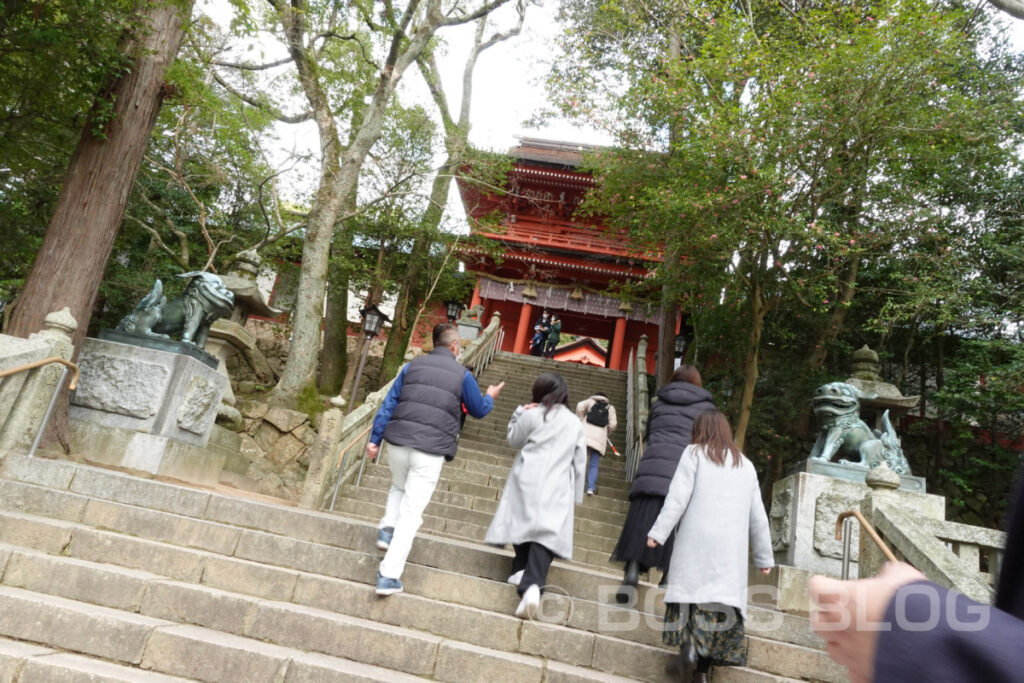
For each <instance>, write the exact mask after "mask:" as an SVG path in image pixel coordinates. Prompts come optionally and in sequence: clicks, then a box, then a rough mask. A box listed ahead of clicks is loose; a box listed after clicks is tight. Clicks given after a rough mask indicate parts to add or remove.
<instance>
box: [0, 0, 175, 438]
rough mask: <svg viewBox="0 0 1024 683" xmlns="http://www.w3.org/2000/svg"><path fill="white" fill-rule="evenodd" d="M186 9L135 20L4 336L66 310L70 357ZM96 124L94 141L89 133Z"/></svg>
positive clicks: (61, 426) (163, 8)
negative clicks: (117, 74) (124, 57)
mask: <svg viewBox="0 0 1024 683" xmlns="http://www.w3.org/2000/svg"><path fill="white" fill-rule="evenodd" d="M191 7H192V3H191V1H188V2H184V3H182V2H172V1H171V0H164V1H163V2H158V3H155V4H153V5H151V6H148V9H147V10H146V11H145V12H144V13H143V14H142V16H141V17H140V24H141V26H142V28H141V29H140V31H139V34H138V35H137V36H136V37H135V38H134V39H133V40H132V42H131V44H130V45H129V51H130V52H131V53H132V54H134V63H133V65H132V67H131V68H130V69H129V70H128V71H127V72H126V73H125V75H124V76H123V77H122V78H120V79H118V80H117V82H116V83H115V84H114V87H113V89H112V90H111V91H110V94H109V95H107V96H105V97H104V99H106V98H109V99H110V100H112V101H113V102H114V110H113V117H112V118H111V119H110V120H109V121H107V122H106V123H105V124H101V122H97V121H95V120H94V119H93V118H92V117H93V116H95V115H96V114H97V113H98V112H97V111H96V110H94V112H93V114H91V115H90V118H89V119H88V120H87V121H86V123H85V126H84V129H83V132H82V137H81V139H80V140H79V142H78V146H77V147H76V148H75V152H74V154H73V155H72V157H71V162H70V164H69V166H68V172H67V175H66V176H65V179H64V186H63V188H62V189H61V192H60V196H59V197H58V199H57V206H56V208H55V209H54V212H53V217H52V218H51V219H50V224H49V226H48V227H47V229H46V235H45V237H44V238H43V244H42V246H41V247H40V249H39V253H38V254H37V255H36V259H35V262H34V263H33V264H32V270H31V271H30V272H29V275H28V278H27V279H26V280H25V287H24V289H23V290H22V292H21V295H20V296H19V298H18V302H17V306H16V307H15V309H14V311H13V313H12V315H11V318H10V327H9V329H8V331H7V333H8V334H12V335H16V336H28V334H30V333H32V332H36V331H38V330H40V329H42V326H43V319H44V318H45V317H46V315H47V314H48V313H50V312H51V311H56V310H59V309H61V308H63V307H65V306H67V307H69V308H70V309H71V315H73V316H74V317H75V320H77V321H78V330H77V331H76V332H75V334H74V336H73V339H72V341H73V342H74V344H75V349H76V355H77V350H78V349H79V348H80V345H81V342H82V340H83V339H84V338H85V334H86V330H87V328H88V326H89V320H90V319H91V318H92V311H93V306H94V303H95V301H96V295H97V293H98V292H99V287H100V282H101V281H102V279H103V273H104V271H105V270H106V266H107V261H108V260H109V258H110V251H111V249H112V248H113V245H114V239H115V237H116V236H117V231H118V228H119V227H120V225H121V221H122V219H123V217H124V212H125V207H126V205H127V203H128V196H129V194H130V192H131V188H132V184H133V183H134V182H135V176H136V174H137V172H138V170H139V164H140V163H141V161H142V155H143V153H144V152H145V150H146V144H147V143H148V141H149V135H150V131H151V130H152V128H153V124H154V123H155V122H156V117H157V114H158V113H159V111H160V105H161V103H162V102H163V98H164V94H165V92H164V87H163V86H164V74H165V73H166V71H167V68H168V67H169V66H170V64H171V62H173V61H174V57H175V55H176V54H177V53H178V48H179V46H180V45H181V41H182V38H183V37H184V35H185V29H184V26H185V20H186V18H187V17H188V16H189V13H190V11H191ZM101 126H102V137H99V136H97V135H96V133H95V132H94V128H97V129H98V128H100V127H101ZM58 406H59V407H58V412H57V413H55V414H54V416H53V419H52V421H51V423H50V425H51V427H50V429H49V430H48V435H49V436H56V437H57V438H58V439H59V440H60V441H61V442H62V443H63V444H65V448H67V446H66V443H67V441H66V436H67V405H66V404H65V403H63V402H62V403H60V404H58Z"/></svg>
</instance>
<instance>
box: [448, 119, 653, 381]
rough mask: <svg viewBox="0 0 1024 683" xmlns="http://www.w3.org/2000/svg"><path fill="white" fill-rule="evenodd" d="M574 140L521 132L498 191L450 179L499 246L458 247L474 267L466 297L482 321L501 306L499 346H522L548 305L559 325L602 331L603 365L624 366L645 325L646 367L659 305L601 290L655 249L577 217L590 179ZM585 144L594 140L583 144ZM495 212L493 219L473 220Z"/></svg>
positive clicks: (479, 229) (635, 273)
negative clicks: (491, 251) (639, 248)
mask: <svg viewBox="0 0 1024 683" xmlns="http://www.w3.org/2000/svg"><path fill="white" fill-rule="evenodd" d="M583 149H584V148H583V147H581V146H579V145H569V144H566V143H561V142H553V141H549V140H538V139H534V138H522V139H521V140H520V145H519V146H518V147H514V148H512V150H510V152H509V154H510V156H512V157H513V158H514V159H515V161H514V163H513V170H512V171H511V172H510V173H509V176H508V183H509V186H508V192H507V193H506V194H504V195H500V196H499V195H497V194H493V193H485V192H480V191H479V190H478V188H476V187H474V186H469V185H467V184H465V183H463V182H460V183H459V191H460V193H461V195H462V201H463V204H464V206H465V207H466V214H467V215H468V216H469V218H470V230H471V232H472V233H473V234H475V235H482V236H484V237H486V238H488V239H491V240H494V241H496V242H498V243H499V245H500V246H501V251H502V255H501V258H500V260H497V261H496V260H495V259H493V258H491V257H490V256H489V255H487V254H484V253H482V252H473V251H469V252H466V253H464V254H463V258H464V260H465V263H466V270H467V272H470V273H472V274H474V275H476V276H477V284H476V288H475V289H474V291H473V301H472V303H471V305H473V306H475V305H477V304H482V305H483V307H484V314H483V315H482V316H481V322H483V323H486V322H489V321H490V317H491V315H492V314H493V313H495V312H499V313H500V314H501V320H502V326H503V327H504V328H505V331H506V334H505V341H504V343H503V344H502V350H503V351H513V352H515V353H529V343H530V338H531V336H532V334H533V326H534V324H535V323H536V321H537V320H539V319H540V317H541V314H542V312H543V311H544V310H547V311H551V312H553V313H554V312H557V313H558V314H559V316H560V317H561V320H562V332H563V333H565V334H574V335H579V336H587V337H595V338H598V339H607V340H609V349H608V356H607V367H609V368H612V369H614V370H625V369H626V364H627V362H628V359H629V354H630V352H631V351H634V352H635V349H636V347H637V343H638V342H639V341H640V337H641V336H643V335H647V339H648V353H647V368H648V371H649V372H653V371H654V362H655V361H654V358H655V353H656V352H657V343H658V315H659V309H658V308H657V307H652V306H649V305H647V304H637V303H630V302H628V301H623V300H621V299H619V298H616V297H613V296H610V295H609V294H608V292H609V290H610V289H611V285H612V284H613V283H621V282H625V281H639V280H643V279H644V278H645V277H646V276H647V275H648V273H649V272H650V270H651V269H652V266H653V263H652V261H655V260H657V257H653V258H652V257H651V256H650V255H641V254H639V253H637V252H636V250H634V249H631V248H630V246H629V244H628V242H627V241H626V239H625V238H624V236H622V235H616V234H614V233H610V232H609V231H608V230H607V228H605V227H603V226H601V225H594V224H591V223H585V222H581V221H579V220H576V219H574V218H573V216H572V214H573V212H574V211H575V210H576V209H577V208H578V207H579V206H580V204H581V203H582V201H583V195H584V193H586V192H587V191H588V190H589V189H590V188H592V187H593V186H594V180H593V178H592V177H591V176H590V174H588V173H583V172H580V171H578V170H577V168H578V167H579V165H580V164H581V162H582V156H581V152H582V150H583ZM586 149H593V148H589V147H588V148H586ZM495 214H497V216H499V217H500V220H499V221H498V224H497V225H496V226H495V225H494V224H493V223H490V224H489V223H486V222H481V221H480V219H481V218H482V217H484V216H491V217H492V220H493V216H494V215H495Z"/></svg>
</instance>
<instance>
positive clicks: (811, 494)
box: [768, 472, 946, 578]
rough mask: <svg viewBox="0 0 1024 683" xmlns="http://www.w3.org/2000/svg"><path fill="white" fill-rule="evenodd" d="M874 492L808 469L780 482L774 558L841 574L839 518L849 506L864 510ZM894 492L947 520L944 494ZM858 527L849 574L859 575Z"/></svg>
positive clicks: (772, 519)
mask: <svg viewBox="0 0 1024 683" xmlns="http://www.w3.org/2000/svg"><path fill="white" fill-rule="evenodd" d="M869 491H870V489H869V488H868V486H867V484H864V483H862V482H855V481H847V480H845V479H838V478H836V477H833V476H826V475H822V474H811V473H808V472H800V473H797V474H793V475H790V476H788V477H786V478H785V479H782V480H780V481H777V482H776V483H775V486H774V487H773V488H772V505H771V511H770V512H769V515H768V518H769V525H770V527H771V533H772V547H773V548H774V550H775V562H776V563H777V564H786V565H790V566H793V567H798V568H799V569H805V570H808V571H811V572H814V573H818V574H827V575H830V576H837V577H838V576H839V575H840V574H841V572H842V564H843V563H842V558H843V542H842V541H841V540H836V537H835V531H836V519H837V518H838V516H839V514H840V513H842V512H845V511H847V510H859V509H860V502H861V500H863V499H864V496H866V495H867V494H868V492H869ZM894 493H896V494H897V495H899V496H900V498H901V500H902V501H903V502H904V504H905V505H906V506H908V507H910V508H912V509H913V510H915V511H916V514H918V515H919V516H921V517H927V518H931V519H945V515H946V499H945V497H944V496H936V495H932V494H927V493H917V492H914V491H906V490H904V489H900V490H898V491H896V492H894ZM858 526H859V525H858ZM858 526H855V527H854V538H853V542H852V548H851V550H852V553H851V558H852V560H853V561H852V562H851V564H850V578H856V576H857V562H856V560H857V557H858V544H859V528H858Z"/></svg>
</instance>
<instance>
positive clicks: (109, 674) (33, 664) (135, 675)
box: [0, 652, 181, 683]
mask: <svg viewBox="0 0 1024 683" xmlns="http://www.w3.org/2000/svg"><path fill="white" fill-rule="evenodd" d="M2 680H4V679H3V678H2V677H0V681H2ZM19 680H21V681H26V682H27V681H60V682H61V683H181V679H180V678H177V677H173V676H165V675H164V674H160V673H155V672H152V671H143V670H142V669H138V668H135V667H129V666H120V665H117V664H112V663H110V662H104V661H102V660H99V659H92V658H90V657H82V656H81V655H74V654H70V653H67V652H61V653H54V654H49V655H46V656H43V657H35V658H33V659H30V660H27V661H26V662H25V668H24V669H22V671H21V678H20V679H19Z"/></svg>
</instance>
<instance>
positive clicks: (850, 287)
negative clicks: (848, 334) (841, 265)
mask: <svg viewBox="0 0 1024 683" xmlns="http://www.w3.org/2000/svg"><path fill="white" fill-rule="evenodd" d="M859 269H860V259H858V258H855V259H854V260H853V262H852V263H851V264H850V267H849V268H848V269H847V270H846V277H844V278H843V281H842V283H840V285H839V298H838V299H837V300H836V305H835V306H834V307H833V309H832V315H831V316H830V317H829V321H828V325H827V326H826V327H825V331H824V332H823V333H822V334H821V335H820V336H819V337H818V340H817V342H816V343H815V345H814V348H813V349H811V353H810V355H809V356H808V357H807V367H808V368H810V369H811V370H819V369H821V366H822V365H824V364H825V359H827V358H828V350H829V348H830V347H831V346H832V344H834V343H835V341H836V339H838V338H839V333H840V331H842V329H843V324H844V323H845V322H846V314H847V313H848V312H849V310H850V302H851V301H853V295H854V294H856V293H857V272H858V270H859Z"/></svg>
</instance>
